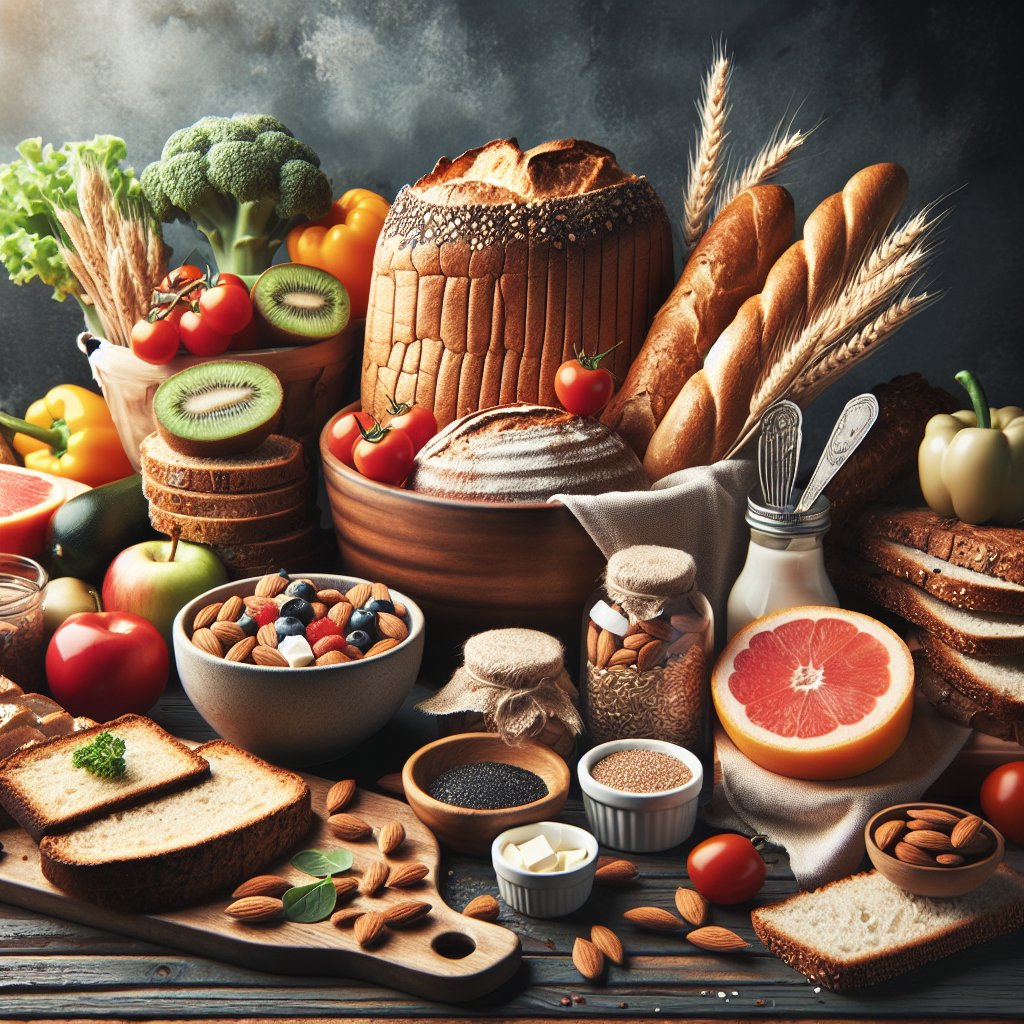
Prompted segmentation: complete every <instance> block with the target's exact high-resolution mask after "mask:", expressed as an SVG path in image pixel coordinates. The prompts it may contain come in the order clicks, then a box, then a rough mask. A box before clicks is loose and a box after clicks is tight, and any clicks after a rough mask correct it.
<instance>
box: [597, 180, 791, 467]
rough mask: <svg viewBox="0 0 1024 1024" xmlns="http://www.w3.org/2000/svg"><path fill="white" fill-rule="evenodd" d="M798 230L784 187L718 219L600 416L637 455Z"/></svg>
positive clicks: (746, 196)
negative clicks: (623, 379) (795, 230)
mask: <svg viewBox="0 0 1024 1024" xmlns="http://www.w3.org/2000/svg"><path fill="white" fill-rule="evenodd" d="M792 236H793V197H792V196H791V195H790V194H789V193H788V192H787V191H786V190H785V189H784V188H781V187H780V186H778V185H756V186H754V187H753V188H750V189H747V190H746V191H745V192H742V193H740V195H739V196H737V197H736V198H735V199H734V200H733V201H732V202H731V203H730V204H729V205H728V206H727V207H726V208H725V209H724V210H723V211H722V212H721V213H720V214H719V215H718V216H717V217H716V218H715V221H714V223H713V224H712V225H711V227H710V228H709V229H708V231H707V233H706V234H705V235H704V237H703V238H702V239H701V241H700V243H699V244H698V245H697V247H696V249H694V251H693V253H692V254H691V255H690V258H689V259H688V260H687V262H686V266H685V268H684V269H683V272H682V274H681V275H680V277H679V280H678V281H677V282H676V285H675V287H674V288H673V289H672V292H671V294H670V295H669V297H668V299H667V300H666V302H665V304H664V305H663V306H662V307H661V309H660V310H659V311H658V315H657V316H656V317H655V318H654V323H652V324H651V328H650V330H649V331H648V332H647V337H646V339H645V341H644V344H643V347H642V348H641V349H640V352H639V353H638V354H637V357H636V358H635V359H634V360H633V362H632V363H631V364H630V367H629V373H628V374H627V376H626V379H625V381H624V382H623V384H622V387H621V388H620V389H619V390H618V392H617V393H616V394H615V395H614V397H613V398H612V400H611V402H610V403H609V404H608V407H607V408H606V409H605V411H604V413H603V414H602V416H601V419H602V421H603V422H604V423H606V424H607V425H608V426H609V427H611V428H612V429H613V430H617V431H618V432H619V433H620V434H621V435H622V437H623V438H625V440H626V442H627V443H628V444H629V445H630V447H631V448H632V449H633V450H634V451H635V452H636V453H637V455H638V456H640V457H641V458H642V457H643V454H644V452H645V451H646V450H647V445H648V443H649V442H650V440H651V437H652V435H653V434H654V431H655V429H656V428H657V426H658V424H659V423H660V422H661V419H662V417H663V416H664V415H665V411H666V410H667V409H668V407H669V406H670V405H671V403H672V400H673V399H674V398H675V396H676V395H677V394H678V393H679V390H680V389H681V388H682V386H683V384H685V383H686V381H687V379H688V378H689V377H691V376H692V375H693V374H694V373H696V372H697V371H698V370H699V369H700V368H701V366H702V365H703V363H704V357H705V356H706V355H707V354H708V349H710V348H711V345H712V343H713V342H714V341H715V339H716V338H717V337H718V336H719V334H721V333H722V331H723V330H725V328H726V326H727V325H728V324H729V322H730V321H731V320H732V318H733V317H734V316H735V315H736V312H737V310H738V309H739V308H740V306H741V305H742V304H743V302H744V301H745V300H746V299H748V298H749V297H750V296H751V295H754V294H756V293H757V292H759V291H760V290H761V288H762V287H763V285H764V282H765V278H766V277H767V276H768V271H769V270H770V269H771V267H772V265H773V264H774V263H775V261H776V260H777V259H778V258H779V256H780V255H781V254H782V252H783V250H784V249H785V248H786V246H787V245H788V244H789V242H790V240H791V239H792Z"/></svg>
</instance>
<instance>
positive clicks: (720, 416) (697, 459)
mask: <svg viewBox="0 0 1024 1024" xmlns="http://www.w3.org/2000/svg"><path fill="white" fill-rule="evenodd" d="M906 194H907V175H906V172H905V171H904V170H903V168H902V167H900V166H898V165H897V164H890V163H886V164H873V165H872V166H870V167H866V168H864V169H863V170H862V171H858V172H857V173H856V174H855V175H854V176H853V177H852V178H851V179H850V180H849V181H848V182H847V183H846V186H845V187H844V188H843V190H842V192H837V193H836V194H835V195H831V196H829V197H828V198H827V199H825V200H824V201H823V202H822V203H821V204H820V205H819V206H818V207H817V209H815V210H814V212H813V213H812V214H811V215H810V216H809V217H808V218H807V221H806V222H805V224H804V236H803V238H802V239H801V240H800V241H798V242H795V243H794V244H793V245H791V246H790V247H789V248H788V249H787V250H786V251H785V252H784V253H783V254H782V256H781V257H780V258H779V260H778V261H777V262H776V264H775V266H774V267H772V269H771V271H770V272H769V274H768V278H767V280H766V281H765V284H764V288H763V289H762V290H761V293H760V294H759V295H753V296H751V297H750V298H749V299H747V301H746V302H744V303H743V305H742V306H741V307H740V310H739V312H738V313H737V314H736V317H735V318H734V319H733V321H732V323H731V324H729V326H728V327H727V328H726V329H725V331H724V332H723V333H722V335H721V337H719V338H718V340H717V341H716V342H715V343H714V344H713V345H712V346H711V350H710V351H709V352H708V356H707V359H705V361H704V367H703V369H701V370H700V371H698V372H697V373H695V374H694V375H693V376H692V377H690V379H689V380H688V381H687V382H686V384H685V385H683V388H682V390H681V391H680V392H679V394H678V395H677V396H676V398H675V400H674V401H673V403H672V405H671V406H670V407H669V410H668V412H666V414H665V417H664V418H663V419H662V421H661V423H660V425H659V426H658V429H657V430H656V431H655V432H654V436H653V437H652V438H651V443H650V444H649V445H648V446H647V453H646V455H645V456H644V468H645V469H646V470H647V473H648V475H649V476H650V477H651V479H654V480H657V479H660V478H661V477H663V476H665V475H667V474H668V473H672V472H674V471H675V470H677V469H684V468H686V467H688V466H703V465H709V464H710V463H712V462H715V461H717V460H718V459H721V458H723V457H724V456H725V454H726V452H728V451H729V449H730V447H731V446H732V444H733V443H734V442H735V441H736V440H737V439H738V438H739V435H740V432H741V430H742V429H743V424H744V423H745V422H746V420H747V417H748V415H749V414H750V405H751V401H752V399H753V396H754V390H755V388H756V386H757V384H758V381H759V380H761V379H762V377H763V375H764V374H766V373H767V372H768V370H769V369H770V368H771V367H772V365H773V363H774V361H775V359H776V358H777V357H778V355H779V352H778V346H779V342H780V340H781V339H783V338H786V337H795V336H796V335H798V334H799V332H800V331H802V330H803V328H804V327H805V326H806V325H807V323H808V322H809V321H810V319H811V318H812V317H813V316H814V315H815V314H816V313H817V312H818V311H819V310H820V309H821V308H822V306H823V305H824V304H825V303H826V302H827V301H828V299H829V298H830V297H831V296H832V295H833V294H834V293H835V292H836V290H837V289H839V288H840V287H841V285H842V284H843V282H844V281H845V280H846V278H847V277H848V275H850V274H851V273H852V272H853V271H854V270H856V268H857V267H858V266H859V265H860V263H861V261H862V260H863V258H864V256H865V255H866V254H867V252H868V251H869V249H870V248H871V246H872V244H873V243H874V242H876V241H877V240H878V238H879V237H880V236H881V234H882V232H884V231H885V229H886V228H887V227H888V226H889V224H890V223H891V221H892V219H893V217H895V216H896V212H897V211H898V210H899V208H900V206H901V205H902V204H903V200H904V199H905V198H906Z"/></svg>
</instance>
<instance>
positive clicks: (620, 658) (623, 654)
mask: <svg viewBox="0 0 1024 1024" xmlns="http://www.w3.org/2000/svg"><path fill="white" fill-rule="evenodd" d="M635 664H636V651H630V650H627V649H626V648H625V647H621V648H619V650H617V651H616V652H615V653H614V654H613V655H612V656H611V657H610V658H609V659H608V667H609V668H624V667H625V666H627V665H635Z"/></svg>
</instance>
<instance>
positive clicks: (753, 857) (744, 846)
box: [686, 832, 768, 905]
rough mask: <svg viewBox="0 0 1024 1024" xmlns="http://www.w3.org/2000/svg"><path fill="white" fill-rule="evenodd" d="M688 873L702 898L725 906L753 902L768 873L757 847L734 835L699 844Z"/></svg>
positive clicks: (723, 835) (716, 837) (693, 853)
mask: <svg viewBox="0 0 1024 1024" xmlns="http://www.w3.org/2000/svg"><path fill="white" fill-rule="evenodd" d="M686 871H687V874H689V876H690V881H692V882H693V885H694V888H695V889H696V890H697V892H699V893H700V894H701V896H703V897H704V898H705V899H706V900H708V901H709V902H711V903H719V904H722V905H727V904H730V903H743V902H744V901H745V900H749V899H753V897H754V896H756V895H757V893H758V892H759V891H760V889H761V886H762V885H764V880H765V876H766V875H767V873H768V869H767V868H766V867H765V864H764V859H763V858H762V857H761V854H760V853H758V852H757V850H756V848H755V847H754V844H753V843H752V842H751V841H750V840H749V839H747V837H746V836H741V835H737V834H736V833H735V832H723V833H722V834H721V835H717V836H712V837H711V838H710V839H705V840H704V842H702V843H698V844H697V845H696V846H695V847H694V848H693V849H692V850H691V851H690V856H689V857H687V858H686Z"/></svg>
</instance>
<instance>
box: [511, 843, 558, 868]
mask: <svg viewBox="0 0 1024 1024" xmlns="http://www.w3.org/2000/svg"><path fill="white" fill-rule="evenodd" d="M518 849H519V855H520V856H521V857H522V858H523V865H522V866H523V868H524V869H525V870H526V871H555V870H557V867H558V854H557V853H555V851H554V850H553V849H552V848H551V844H550V843H549V842H548V839H547V836H545V835H536V836H534V837H533V838H532V839H528V840H527V841H526V842H525V843H519V845H518Z"/></svg>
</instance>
